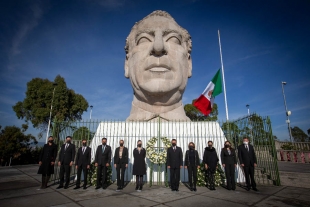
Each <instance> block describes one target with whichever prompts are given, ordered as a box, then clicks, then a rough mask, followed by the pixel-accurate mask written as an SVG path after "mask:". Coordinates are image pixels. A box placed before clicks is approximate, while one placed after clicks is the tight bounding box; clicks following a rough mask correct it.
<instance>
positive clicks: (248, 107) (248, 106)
mask: <svg viewBox="0 0 310 207" xmlns="http://www.w3.org/2000/svg"><path fill="white" fill-rule="evenodd" d="M245 106H246V107H247V109H248V116H250V105H249V104H247V105H245Z"/></svg>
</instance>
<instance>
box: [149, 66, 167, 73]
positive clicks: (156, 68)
mask: <svg viewBox="0 0 310 207" xmlns="http://www.w3.org/2000/svg"><path fill="white" fill-rule="evenodd" d="M146 70H149V71H151V72H167V71H170V68H169V67H168V66H167V65H164V64H160V65H159V64H151V65H150V66H149V67H147V68H146Z"/></svg>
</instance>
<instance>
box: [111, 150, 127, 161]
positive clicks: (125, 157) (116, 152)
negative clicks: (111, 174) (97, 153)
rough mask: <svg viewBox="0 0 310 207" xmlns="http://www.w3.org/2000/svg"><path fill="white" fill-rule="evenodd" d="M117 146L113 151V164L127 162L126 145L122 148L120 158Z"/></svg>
mask: <svg viewBox="0 0 310 207" xmlns="http://www.w3.org/2000/svg"><path fill="white" fill-rule="evenodd" d="M119 148H120V147H118V148H116V149H115V153H114V164H128V149H127V147H124V148H123V154H122V159H121V160H120V159H119Z"/></svg>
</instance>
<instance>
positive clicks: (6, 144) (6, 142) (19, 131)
mask: <svg viewBox="0 0 310 207" xmlns="http://www.w3.org/2000/svg"><path fill="white" fill-rule="evenodd" d="M26 130H27V125H23V126H22V128H18V127H16V126H6V127H5V128H4V129H1V126H0V158H1V162H8V161H9V159H10V157H12V159H13V161H14V159H15V160H16V159H19V160H20V159H21V157H22V156H23V155H24V154H27V153H28V152H29V151H30V150H31V148H32V147H31V146H32V145H36V144H37V143H38V142H37V140H36V138H35V137H34V136H32V135H31V134H24V132H25V131H26ZM22 164H23V163H22Z"/></svg>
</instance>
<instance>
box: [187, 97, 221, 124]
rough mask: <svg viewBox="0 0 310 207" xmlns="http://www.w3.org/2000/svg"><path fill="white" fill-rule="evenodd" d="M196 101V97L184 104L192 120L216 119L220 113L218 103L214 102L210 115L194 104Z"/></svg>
mask: <svg viewBox="0 0 310 207" xmlns="http://www.w3.org/2000/svg"><path fill="white" fill-rule="evenodd" d="M195 101H196V99H194V100H193V101H192V103H191V104H186V105H185V106H184V110H185V114H186V116H187V117H188V118H190V120H192V121H216V120H217V115H218V109H217V104H216V103H214V104H213V107H212V111H211V113H210V114H209V115H208V116H205V115H204V114H203V113H201V112H200V111H199V110H198V109H197V108H196V107H195V106H194V105H193V104H194V102H195Z"/></svg>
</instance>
